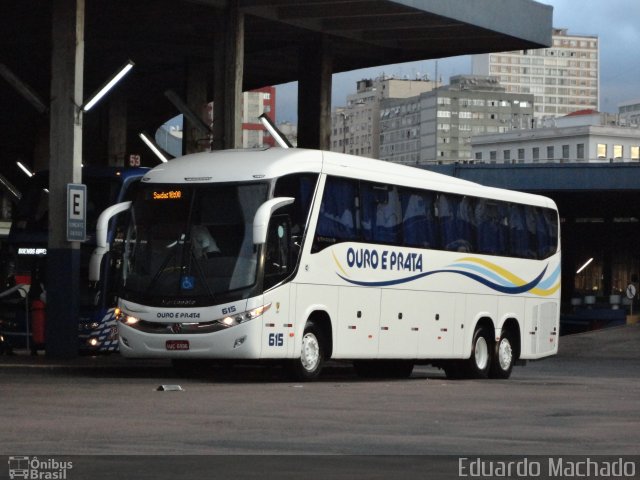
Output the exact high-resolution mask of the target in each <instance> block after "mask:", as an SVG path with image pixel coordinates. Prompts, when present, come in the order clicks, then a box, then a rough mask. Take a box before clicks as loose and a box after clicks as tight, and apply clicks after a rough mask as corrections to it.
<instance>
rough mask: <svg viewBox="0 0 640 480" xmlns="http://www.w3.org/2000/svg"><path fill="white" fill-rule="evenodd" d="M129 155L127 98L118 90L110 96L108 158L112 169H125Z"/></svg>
mask: <svg viewBox="0 0 640 480" xmlns="http://www.w3.org/2000/svg"><path fill="white" fill-rule="evenodd" d="M126 154H127V98H126V96H125V95H124V93H122V92H121V91H118V90H117V89H116V90H115V91H113V92H111V93H110V96H109V131H108V134H107V157H108V165H109V166H111V167H124V166H125V161H126V159H125V156H126Z"/></svg>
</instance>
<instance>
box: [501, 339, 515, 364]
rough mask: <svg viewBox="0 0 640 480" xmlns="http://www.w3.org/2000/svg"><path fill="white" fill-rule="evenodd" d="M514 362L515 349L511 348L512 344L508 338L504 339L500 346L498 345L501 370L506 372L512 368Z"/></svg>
mask: <svg viewBox="0 0 640 480" xmlns="http://www.w3.org/2000/svg"><path fill="white" fill-rule="evenodd" d="M512 361H513V349H512V348H511V342H510V341H509V339H508V338H503V339H502V340H500V345H498V363H499V364H500V368H501V369H502V370H504V371H505V372H506V371H507V370H509V368H510V367H511V362H512Z"/></svg>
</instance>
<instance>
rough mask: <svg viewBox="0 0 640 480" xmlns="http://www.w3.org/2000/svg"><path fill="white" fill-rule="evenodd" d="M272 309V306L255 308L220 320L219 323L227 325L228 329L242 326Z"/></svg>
mask: <svg viewBox="0 0 640 480" xmlns="http://www.w3.org/2000/svg"><path fill="white" fill-rule="evenodd" d="M269 308H271V304H270V303H269V304H267V305H262V306H261V307H258V308H254V309H253V310H247V311H246V312H242V313H238V314H236V315H229V316H228V317H224V318H223V319H221V320H218V322H219V323H221V324H222V325H225V326H227V327H233V326H235V325H240V324H241V323H244V322H248V321H249V320H253V319H254V318H258V317H259V316H261V315H262V314H263V313H264V312H266V311H267V310H269Z"/></svg>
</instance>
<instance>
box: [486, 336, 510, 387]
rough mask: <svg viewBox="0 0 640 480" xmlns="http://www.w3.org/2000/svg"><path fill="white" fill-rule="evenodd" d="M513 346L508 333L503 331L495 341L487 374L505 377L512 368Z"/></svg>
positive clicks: (507, 376) (493, 376)
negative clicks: (496, 341)
mask: <svg viewBox="0 0 640 480" xmlns="http://www.w3.org/2000/svg"><path fill="white" fill-rule="evenodd" d="M513 362H514V357H513V347H512V344H511V339H510V338H509V334H508V333H504V334H503V335H502V338H500V341H499V342H498V343H496V347H495V350H494V352H493V359H492V362H491V369H490V371H489V376H490V377H491V378H501V379H507V378H509V376H510V375H511V370H512V369H513Z"/></svg>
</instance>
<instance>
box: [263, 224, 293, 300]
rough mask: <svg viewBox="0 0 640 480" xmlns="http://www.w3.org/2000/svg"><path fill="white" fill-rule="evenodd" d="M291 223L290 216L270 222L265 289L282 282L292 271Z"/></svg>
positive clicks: (265, 267)
mask: <svg viewBox="0 0 640 480" xmlns="http://www.w3.org/2000/svg"><path fill="white" fill-rule="evenodd" d="M290 240H291V221H290V219H289V216H288V215H275V216H273V217H271V221H270V222H269V230H268V233H267V250H266V255H265V265H264V288H265V289H267V288H271V287H272V286H274V285H276V284H277V283H279V282H281V281H282V280H284V279H285V278H287V276H288V275H289V274H290V273H291V271H292V263H291V260H292V259H291V243H290Z"/></svg>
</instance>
